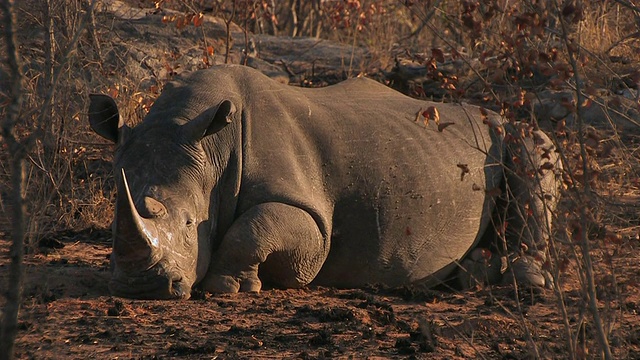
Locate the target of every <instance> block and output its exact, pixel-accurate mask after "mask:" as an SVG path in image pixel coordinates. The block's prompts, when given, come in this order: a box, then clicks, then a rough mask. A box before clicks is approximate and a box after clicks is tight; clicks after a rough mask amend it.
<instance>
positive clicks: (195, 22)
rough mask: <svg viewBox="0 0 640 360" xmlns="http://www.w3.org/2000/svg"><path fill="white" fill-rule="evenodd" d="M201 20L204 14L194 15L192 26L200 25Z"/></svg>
mask: <svg viewBox="0 0 640 360" xmlns="http://www.w3.org/2000/svg"><path fill="white" fill-rule="evenodd" d="M203 21H204V15H203V14H202V13H199V14H198V15H195V16H194V17H193V26H195V27H198V26H200V25H202V22H203Z"/></svg>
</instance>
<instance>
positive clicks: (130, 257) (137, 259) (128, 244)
mask: <svg viewBox="0 0 640 360" xmlns="http://www.w3.org/2000/svg"><path fill="white" fill-rule="evenodd" d="M119 190H120V191H123V192H124V194H122V193H121V195H120V196H118V203H117V207H116V212H117V213H116V234H115V237H114V241H113V251H114V252H115V253H116V257H117V259H118V260H119V261H124V262H127V263H134V264H138V265H145V264H146V266H149V267H150V266H152V265H154V264H155V263H156V262H157V261H158V260H159V259H160V257H161V253H160V251H161V250H160V246H159V239H158V231H157V229H156V226H155V224H153V222H152V221H151V220H148V219H145V218H143V217H142V216H140V214H139V213H138V210H136V206H135V204H134V202H133V198H132V197H131V191H130V190H129V184H128V182H127V176H126V175H125V173H124V169H122V182H121V184H120V186H119ZM122 195H124V196H122Z"/></svg>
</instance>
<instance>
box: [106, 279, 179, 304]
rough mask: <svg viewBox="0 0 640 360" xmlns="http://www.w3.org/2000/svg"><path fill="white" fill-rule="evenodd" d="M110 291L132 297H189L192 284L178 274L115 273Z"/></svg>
mask: <svg viewBox="0 0 640 360" xmlns="http://www.w3.org/2000/svg"><path fill="white" fill-rule="evenodd" d="M109 291H111V294H112V295H114V296H119V297H126V298H131V299H146V300H151V299H160V300H163V299H184V300H186V299H188V298H189V297H190V296H191V286H189V285H187V283H186V282H184V281H183V279H182V277H181V276H179V275H177V274H166V275H158V274H157V273H155V274H154V273H148V274H142V275H140V276H126V275H115V274H114V276H113V277H112V278H111V281H110V282H109Z"/></svg>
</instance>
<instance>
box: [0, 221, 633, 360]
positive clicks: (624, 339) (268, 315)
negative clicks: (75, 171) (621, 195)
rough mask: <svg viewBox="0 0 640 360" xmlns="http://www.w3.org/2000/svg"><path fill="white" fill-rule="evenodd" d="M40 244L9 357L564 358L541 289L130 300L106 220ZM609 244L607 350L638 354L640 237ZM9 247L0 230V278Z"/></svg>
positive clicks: (573, 281)
mask: <svg viewBox="0 0 640 360" xmlns="http://www.w3.org/2000/svg"><path fill="white" fill-rule="evenodd" d="M41 244H43V245H47V247H43V248H41V250H42V251H41V253H39V254H35V255H27V257H26V265H27V267H26V273H27V281H26V284H25V293H24V295H25V301H24V302H23V306H22V309H21V313H20V321H19V333H18V338H17V352H16V355H17V358H19V359H63V358H64V359H89V358H95V359H167V358H184V359H214V358H220V359H236V358H238V359H241V358H242V359H244V358H296V359H298V358H299V359H318V358H334V357H338V358H354V359H360V358H370V359H375V358H418V359H419V358H429V359H453V358H460V359H463V358H483V357H484V358H503V359H522V358H533V357H537V356H539V357H542V358H565V357H567V350H566V349H567V345H566V341H565V340H564V339H567V338H568V336H567V335H566V333H565V329H564V326H563V316H562V315H561V314H560V312H559V307H558V302H557V300H556V296H555V295H554V294H553V292H552V291H551V290H545V291H542V292H530V291H526V290H522V291H520V292H519V293H518V294H516V293H514V291H513V290H512V287H492V288H484V289H475V290H472V291H469V292H455V291H452V290H446V289H441V290H424V289H417V288H411V287H405V288H400V289H384V288H381V287H376V286H371V287H368V288H365V289H348V290H345V289H333V288H324V287H309V288H304V289H295V290H280V289H271V290H265V291H262V292H261V293H259V294H247V293H243V294H237V295H218V296H211V295H208V294H207V295H205V294H195V296H194V298H192V299H191V300H188V301H140V300H129V299H122V298H115V297H111V296H110V295H109V292H108V289H107V281H108V278H109V260H108V257H109V254H110V252H111V249H110V240H109V233H108V232H107V231H101V230H93V231H89V230H88V231H85V232H80V233H64V234H60V235H59V236H58V237H56V238H50V239H47V241H44V242H41ZM615 247H616V248H617V249H618V250H621V249H624V251H625V255H624V257H615V258H612V261H613V262H612V263H611V264H609V265H607V264H606V263H607V262H606V261H604V256H602V255H604V254H607V253H609V254H610V253H611V252H612V251H614V250H615V249H614V248H613V247H608V248H600V249H597V250H595V251H594V253H595V254H596V255H598V254H600V256H598V261H597V266H598V267H607V268H608V269H609V271H607V273H608V274H609V275H608V276H609V277H610V276H613V275H611V274H615V278H614V279H611V278H609V279H608V280H607V278H606V277H603V278H598V280H599V281H598V285H599V294H600V299H599V300H600V303H599V305H600V308H601V311H602V314H603V317H604V319H605V325H606V327H607V329H608V331H609V332H610V336H609V338H610V341H611V346H612V347H613V349H614V354H615V355H616V358H620V359H622V358H626V359H640V316H638V311H640V288H639V285H638V278H640V264H638V261H637V259H638V258H640V256H639V255H640V246H639V242H638V241H637V240H636V239H633V238H630V240H629V241H625V242H624V243H622V244H617V245H615ZM8 249H9V242H8V241H5V240H2V241H0V250H1V251H2V256H1V257H0V259H2V260H1V261H2V262H1V263H0V276H1V277H2V279H0V280H2V282H3V283H4V281H5V280H6V276H7V275H8V271H7V269H8V264H7V262H8V260H7V259H8V256H7V255H8V254H7V252H8ZM610 269H615V273H614V272H612V271H610ZM599 272H600V271H599ZM576 277H577V276H576V273H575V271H571V267H569V268H568V270H567V271H566V272H565V274H564V276H563V281H564V283H565V284H564V289H565V293H564V295H565V306H566V308H567V312H568V317H567V321H568V325H569V326H570V327H571V331H572V336H576V337H577V339H578V342H579V343H580V344H582V347H581V348H580V351H581V352H583V353H584V355H585V357H586V358H595V357H598V351H597V342H596V340H595V337H594V336H595V333H594V331H593V327H592V325H591V324H592V322H591V321H590V319H589V316H588V315H587V314H586V303H585V302H584V300H583V298H582V296H581V293H582V291H581V290H580V285H579V282H578V279H577V278H576ZM607 281H609V283H607ZM612 281H613V282H612ZM611 282H612V283H611ZM586 320H588V321H586ZM581 323H583V326H582V327H581V326H580V325H579V324H581ZM577 329H581V330H580V331H578V330H577ZM535 351H537V352H538V355H537V356H536V354H535Z"/></svg>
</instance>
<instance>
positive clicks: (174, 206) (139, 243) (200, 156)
mask: <svg viewBox="0 0 640 360" xmlns="http://www.w3.org/2000/svg"><path fill="white" fill-rule="evenodd" d="M233 112H234V109H233V105H232V104H231V103H230V102H228V101H224V102H222V103H221V104H220V105H218V106H215V107H213V108H210V109H209V110H206V111H204V112H203V113H202V114H200V115H198V116H197V117H195V118H194V119H191V120H190V121H188V122H186V123H184V124H179V123H178V122H175V123H174V122H163V123H162V125H161V126H158V125H157V124H150V123H148V122H143V123H142V124H140V125H138V126H136V127H134V128H129V127H128V126H126V125H125V124H124V123H123V121H122V119H121V117H120V115H119V112H118V109H117V106H116V104H115V102H114V101H113V99H111V98H110V97H108V96H105V95H92V96H91V103H90V107H89V122H90V124H91V127H92V128H93V130H94V131H95V132H96V133H97V134H98V135H100V136H102V137H104V138H106V139H108V140H111V141H112V142H114V143H116V144H117V150H116V156H115V160H114V171H115V177H116V183H117V189H118V198H117V201H116V212H115V220H114V224H113V253H112V255H111V261H112V270H113V274H112V279H111V281H110V283H109V288H110V290H111V292H112V294H113V295H116V296H124V297H131V298H147V299H170V298H182V299H186V298H189V296H190V293H191V287H192V286H193V285H194V284H195V283H197V282H198V281H199V280H200V279H202V277H203V276H204V275H205V273H206V270H207V267H208V263H209V260H208V259H209V258H210V255H211V244H210V242H209V240H208V239H209V237H210V233H211V231H212V227H213V226H214V225H215V224H212V221H213V220H210V218H209V217H210V214H209V203H210V195H211V194H210V191H209V193H208V192H207V187H208V186H207V184H209V183H210V182H211V181H212V180H211V176H212V175H211V174H212V173H214V172H215V171H213V170H212V169H211V166H212V165H211V164H210V161H209V160H208V159H207V156H206V154H205V151H204V150H203V147H202V146H201V144H200V142H201V140H202V139H203V138H204V137H206V136H208V135H211V134H213V133H215V132H217V131H219V130H221V129H222V128H224V127H225V126H226V125H227V124H228V123H229V122H230V119H231V115H232V114H233ZM214 181H215V180H214ZM209 185H211V184H209ZM208 188H209V190H210V188H211V187H210V186H209V187H208ZM211 215H213V214H211Z"/></svg>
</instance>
